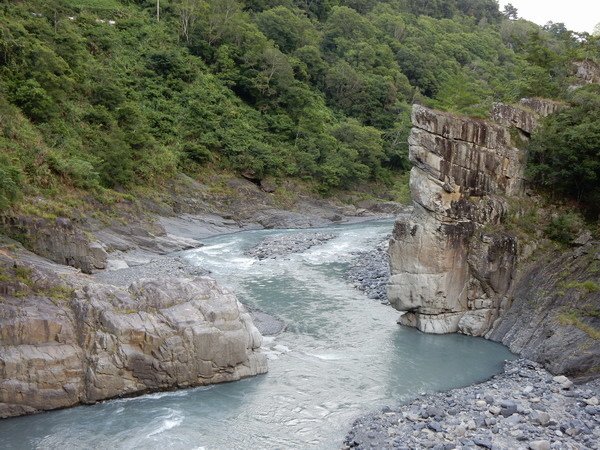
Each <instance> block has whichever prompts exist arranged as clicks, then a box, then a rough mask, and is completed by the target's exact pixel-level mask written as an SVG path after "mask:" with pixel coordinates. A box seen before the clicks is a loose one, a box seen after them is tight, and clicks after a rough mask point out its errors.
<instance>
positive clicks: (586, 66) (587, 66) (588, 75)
mask: <svg viewBox="0 0 600 450" xmlns="http://www.w3.org/2000/svg"><path fill="white" fill-rule="evenodd" d="M573 69H574V75H575V78H577V79H578V80H579V81H580V82H581V83H582V84H598V83H600V66H599V65H598V64H596V63H595V62H594V61H592V60H590V59H584V60H582V61H575V62H574V63H573Z"/></svg>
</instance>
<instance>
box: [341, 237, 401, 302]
mask: <svg viewBox="0 0 600 450" xmlns="http://www.w3.org/2000/svg"><path fill="white" fill-rule="evenodd" d="M389 240H390V236H387V237H386V238H385V239H384V240H383V241H381V242H379V243H378V244H377V245H376V246H375V248H374V249H372V250H369V251H366V252H355V253H353V254H352V256H353V259H352V261H351V262H350V268H349V269H348V270H347V272H346V274H345V277H346V279H348V280H349V281H350V282H351V283H353V284H354V287H356V289H358V290H360V291H363V292H364V293H365V294H366V295H367V297H369V298H370V299H373V300H379V301H381V303H383V304H384V305H389V301H388V297H387V284H388V280H389V279H390V262H389V255H388V247H389Z"/></svg>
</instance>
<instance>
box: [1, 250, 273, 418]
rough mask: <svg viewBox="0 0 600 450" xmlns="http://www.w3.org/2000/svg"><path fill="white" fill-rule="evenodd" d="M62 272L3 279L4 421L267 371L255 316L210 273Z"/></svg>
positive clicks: (33, 272)
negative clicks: (135, 276)
mask: <svg viewBox="0 0 600 450" xmlns="http://www.w3.org/2000/svg"><path fill="white" fill-rule="evenodd" d="M0 256H2V255H0ZM0 262H2V261H0ZM4 262H6V261H4ZM4 267H5V268H4V269H3V270H4V271H3V273H4V279H8V278H10V276H9V271H10V270H11V269H10V266H7V265H5V266H4ZM7 274H8V275H7ZM24 274H25V275H24ZM52 277H53V276H52V275H51V274H50V273H47V274H45V273H42V272H40V271H38V270H34V269H30V268H28V269H24V268H21V269H19V272H18V273H17V276H16V278H14V280H15V281H13V282H6V281H5V282H3V283H0V294H1V296H2V308H0V418H3V417H9V416H16V415H22V414H28V413H34V412H38V411H42V410H50V409H56V408H63V407H67V406H73V405H76V404H80V403H93V402H97V401H99V400H104V399H108V398H112V397H119V396H127V395H135V394H140V393H144V392H148V391H155V390H165V389H174V388H180V387H189V386H197V385H204V384H209V383H218V382H225V381H234V380H238V379H240V378H243V377H247V376H251V375H256V374H260V373H265V372H266V371H267V365H266V357H265V356H264V355H263V354H262V353H260V352H259V351H258V348H259V347H260V345H261V339H262V337H261V335H260V333H259V332H258V330H257V329H256V327H255V326H254V324H253V323H252V319H251V318H250V315H249V314H248V313H247V312H246V310H245V309H244V307H243V306H242V305H241V304H240V303H239V302H238V301H237V299H236V298H235V296H234V295H233V294H232V293H231V292H228V291H226V290H224V289H222V288H221V287H220V286H218V285H217V283H216V282H215V281H214V280H212V279H210V278H207V277H197V278H194V279H177V278H175V279H173V278H170V279H157V280H141V281H137V282H135V283H133V284H131V285H130V286H129V287H128V288H125V287H115V286H109V285H103V284H99V283H94V282H86V283H80V285H79V286H73V288H71V287H67V286H64V285H60V284H57V280H53V279H52Z"/></svg>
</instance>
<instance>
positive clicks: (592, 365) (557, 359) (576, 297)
mask: <svg viewBox="0 0 600 450" xmlns="http://www.w3.org/2000/svg"><path fill="white" fill-rule="evenodd" d="M520 272H522V273H520V274H519V276H518V278H517V279H516V280H515V282H514V286H513V289H511V292H510V297H509V299H508V301H507V302H506V304H505V305H504V308H503V309H502V310H501V311H500V317H499V319H498V320H497V321H495V322H494V324H493V327H492V329H491V330H490V331H489V332H488V333H487V334H486V337H487V338H489V339H492V340H495V341H499V342H502V343H503V344H505V345H506V346H508V347H509V348H510V349H511V350H512V351H513V352H515V353H519V354H520V355H522V356H524V357H526V358H529V359H533V360H535V361H538V362H541V363H543V364H544V365H545V367H546V369H548V370H549V371H550V372H552V373H553V374H565V375H568V376H570V377H576V378H579V379H585V378H595V377H598V376H599V375H600V243H599V242H593V241H590V242H588V243H587V244H584V245H582V246H579V247H577V248H575V249H572V250H569V251H554V252H547V253H545V254H544V255H542V257H540V258H539V259H538V260H537V261H533V262H531V263H529V264H528V265H527V267H526V268H525V269H524V270H523V271H520Z"/></svg>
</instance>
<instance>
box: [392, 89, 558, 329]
mask: <svg viewBox="0 0 600 450" xmlns="http://www.w3.org/2000/svg"><path fill="white" fill-rule="evenodd" d="M559 107H560V104H558V103H555V102H545V101H543V100H539V99H529V100H523V101H522V102H521V103H520V105H517V106H509V105H496V106H495V107H494V109H493V118H494V119H495V120H496V121H497V123H492V122H489V121H483V120H477V119H472V118H467V117H459V116H456V115H452V114H449V113H444V112H440V111H434V110H431V109H428V108H426V107H423V106H420V105H415V106H414V107H413V112H412V123H413V128H412V132H411V135H410V137H409V147H410V160H411V162H412V164H413V168H412V170H411V174H410V189H411V196H412V199H413V205H414V212H413V214H412V215H411V216H410V217H409V218H404V217H401V218H400V219H399V220H398V221H397V223H396V226H395V229H394V232H393V235H392V239H391V242H390V249H389V253H390V265H391V277H390V282H389V285H388V296H389V300H390V302H391V303H392V305H393V306H394V307H396V308H397V309H398V310H400V311H404V312H405V314H404V315H403V316H402V317H401V323H403V324H405V325H410V326H414V327H417V328H418V329H419V330H421V331H425V332H429V333H452V332H456V331H460V332H462V333H465V334H470V335H475V336H481V335H483V334H485V332H486V331H488V330H489V328H490V326H491V324H492V323H493V321H494V319H495V318H496V317H497V315H498V310H499V308H500V307H501V306H502V305H503V302H506V300H507V293H508V291H509V289H510V287H511V284H512V280H513V276H514V267H515V264H516V259H517V241H516V238H515V237H513V236H511V235H509V234H507V233H504V232H502V231H501V227H499V225H500V224H501V223H502V222H503V220H504V219H505V217H506V215H507V212H508V205H509V203H508V198H510V197H518V196H519V195H521V193H522V191H523V177H524V168H525V156H526V155H525V152H524V150H522V149H520V148H519V147H520V143H521V141H522V140H524V139H527V138H528V136H529V134H530V133H531V131H532V130H533V129H534V128H535V126H536V124H537V120H538V118H539V117H540V116H543V115H547V114H548V113H550V112H554V111H555V110H556V109H558V108H559Z"/></svg>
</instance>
